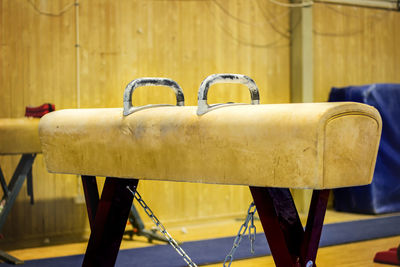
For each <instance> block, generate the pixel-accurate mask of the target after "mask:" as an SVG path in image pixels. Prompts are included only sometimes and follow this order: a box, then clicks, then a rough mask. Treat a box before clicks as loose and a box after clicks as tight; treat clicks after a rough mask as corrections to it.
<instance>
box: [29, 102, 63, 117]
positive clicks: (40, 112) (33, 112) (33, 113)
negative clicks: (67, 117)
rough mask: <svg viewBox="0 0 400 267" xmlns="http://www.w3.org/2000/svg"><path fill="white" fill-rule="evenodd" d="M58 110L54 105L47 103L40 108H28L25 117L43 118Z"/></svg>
mask: <svg viewBox="0 0 400 267" xmlns="http://www.w3.org/2000/svg"><path fill="white" fill-rule="evenodd" d="M54 110H56V108H55V106H54V104H51V103H46V104H43V105H41V106H38V107H26V108H25V117H34V118H41V117H43V116H44V115H46V114H47V113H49V112H52V111H54Z"/></svg>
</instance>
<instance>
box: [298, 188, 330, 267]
mask: <svg viewBox="0 0 400 267" xmlns="http://www.w3.org/2000/svg"><path fill="white" fill-rule="evenodd" d="M329 192H330V190H329V189H326V190H314V191H313V195H312V199H311V204H310V210H309V212H308V218H307V225H306V230H305V233H304V239H303V243H302V245H301V255H302V257H301V258H302V263H303V266H306V265H307V263H308V262H310V261H311V262H313V266H315V264H314V263H315V259H316V257H317V251H318V246H319V240H320V238H321V232H322V226H323V223H324V218H325V212H326V206H327V204H328V198H329Z"/></svg>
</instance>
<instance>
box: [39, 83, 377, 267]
mask: <svg viewBox="0 0 400 267" xmlns="http://www.w3.org/2000/svg"><path fill="white" fill-rule="evenodd" d="M239 78H240V79H241V77H239ZM239 78H238V79H239ZM134 82H135V81H134ZM134 82H132V83H131V84H130V85H128V87H127V89H126V91H125V96H124V103H125V107H124V110H123V109H119V108H115V109H114V108H113V109H111V108H109V109H74V110H61V111H56V112H52V113H50V114H47V115H46V116H45V117H43V118H42V119H41V121H40V125H39V132H40V139H41V143H42V150H43V153H44V157H45V160H46V165H47V168H48V170H49V171H50V172H56V173H69V174H77V175H81V176H82V181H83V185H84V188H85V195H86V202H87V207H88V213H89V220H90V225H91V229H92V233H91V236H90V240H89V244H88V248H87V251H86V255H85V259H84V262H83V265H84V266H113V265H114V264H115V259H116V256H117V253H118V249H119V244H120V242H121V239H122V234H123V232H124V228H125V225H126V220H127V217H128V213H129V208H130V205H131V203H132V194H131V193H130V192H129V191H128V190H127V189H126V186H136V185H137V183H138V180H142V179H143V180H145V179H151V180H162V181H182V182H195V183H212V184H227V185H246V186H249V187H250V190H251V193H252V195H253V198H254V201H255V204H256V207H257V211H258V213H259V216H260V219H261V222H262V225H263V228H264V229H265V235H266V237H267V240H268V243H269V246H270V249H271V252H272V255H273V257H274V260H275V263H276V265H277V266H285V267H288V266H313V264H314V262H315V258H316V253H317V249H318V244H319V238H320V234H321V229H322V224H323V219H324V215H325V210H326V204H327V199H328V195H329V189H330V188H337V187H348V186H356V185H366V184H369V183H370V182H371V180H372V175H373V170H374V166H375V160H376V155H377V150H378V145H379V139H380V134H381V127H382V125H381V118H380V116H379V113H378V112H377V111H376V110H375V109H374V108H373V107H370V106H367V105H364V104H359V103H350V102H343V103H312V104H272V105H257V99H256V98H257V97H258V92H257V94H255V93H254V91H253V92H252V91H251V95H252V103H253V105H237V104H227V105H220V106H209V105H208V104H207V101H206V94H207V90H208V87H207V90H206V91H205V96H204V91H203V92H202V93H201V92H199V107H195V106H186V107H185V106H181V105H177V106H157V105H155V106H149V107H142V108H136V107H132V105H131V104H130V103H131V96H132V92H133V90H134V88H136V87H137V86H143V85H148V84H149V83H146V82H142V83H141V84H139V85H138V84H134ZM230 82H238V81H237V80H231V81H230ZM239 82H242V83H244V82H243V81H239ZM245 82H248V81H247V80H246V81H245ZM212 83H215V81H214V82H211V84H212ZM211 84H209V85H211ZM157 85H158V84H157ZM209 85H208V86H209ZM135 86H136V87H135ZM248 86H249V85H248ZM171 87H172V86H171ZM249 88H250V90H251V86H249ZM173 89H174V90H175V93H176V95H177V102H178V103H179V94H178V93H177V91H179V88H177V87H175V88H173ZM129 90H130V91H129ZM127 91H128V92H127ZM182 97H183V95H182ZM253 97H254V98H253ZM200 105H201V107H200ZM124 114H126V115H124ZM95 176H106V177H108V178H107V179H106V184H105V187H104V189H103V193H102V197H101V199H99V195H98V192H97V187H96V180H95ZM111 177H113V178H111ZM289 188H311V189H314V193H313V198H312V202H311V206H310V213H309V218H308V221H307V225H306V227H305V230H303V227H302V225H301V222H300V219H299V216H298V214H297V211H296V208H295V206H294V203H293V200H292V198H291V195H290V191H289ZM227 249H229V248H227ZM310 264H311V265H310ZM314 266H315V265H314Z"/></svg>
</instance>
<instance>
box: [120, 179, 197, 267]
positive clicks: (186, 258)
mask: <svg viewBox="0 0 400 267" xmlns="http://www.w3.org/2000/svg"><path fill="white" fill-rule="evenodd" d="M126 188H128V190H129V191H130V192H131V193H132V194H133V197H134V198H135V199H136V200H137V201H138V202H139V204H140V206H142V208H143V209H144V211H145V212H146V214H147V216H149V217H150V219H151V220H152V221H153V222H154V224H155V225H156V226H157V228H158V230H159V231H160V232H161V233H162V234H163V235H164V236H165V238H166V239H167V240H168V242H169V244H170V245H171V246H172V247H173V248H174V249H175V250H176V252H178V254H179V255H180V256H181V257H182V258H183V260H184V261H185V262H186V263H187V264H188V266H190V267H197V265H196V263H194V262H193V261H192V260H191V259H190V257H189V256H188V255H187V254H186V253H185V251H183V249H182V248H181V246H179V244H178V242H176V241H175V239H173V238H172V236H171V235H170V234H169V233H168V232H167V230H166V229H165V227H164V225H162V223H161V222H160V221H159V220H158V219H157V217H156V216H155V215H154V213H153V212H152V211H151V209H150V207H149V206H147V204H146V202H144V200H143V199H142V197H141V195H140V194H139V192H138V191H136V186H135V187H134V188H133V190H132V189H130V188H129V186H127V187H126Z"/></svg>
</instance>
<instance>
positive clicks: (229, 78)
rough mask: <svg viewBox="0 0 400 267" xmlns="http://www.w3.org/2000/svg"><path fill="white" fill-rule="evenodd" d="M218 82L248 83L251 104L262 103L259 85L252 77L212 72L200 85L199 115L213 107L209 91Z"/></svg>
mask: <svg viewBox="0 0 400 267" xmlns="http://www.w3.org/2000/svg"><path fill="white" fill-rule="evenodd" d="M216 83H240V84H243V85H246V86H247V87H248V88H249V91H250V97H251V104H253V105H257V104H259V103H260V94H259V92H258V87H257V85H256V83H255V82H254V80H253V79H251V78H250V77H248V76H246V75H242V74H229V73H226V74H212V75H210V76H208V77H207V78H205V79H204V81H203V82H202V83H201V85H200V88H199V93H198V98H197V115H203V114H205V113H207V112H208V111H209V110H210V109H211V106H210V105H208V103H207V93H208V89H209V88H210V86H211V85H213V84H216ZM220 106H221V105H220Z"/></svg>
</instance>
